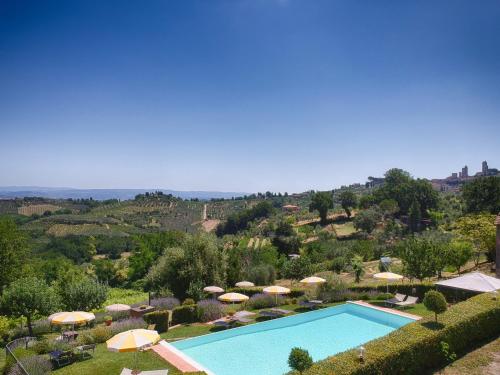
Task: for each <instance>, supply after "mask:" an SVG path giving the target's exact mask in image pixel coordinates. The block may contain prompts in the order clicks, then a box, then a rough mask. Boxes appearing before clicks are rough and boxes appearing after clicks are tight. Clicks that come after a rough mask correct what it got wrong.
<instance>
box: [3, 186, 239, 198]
mask: <svg viewBox="0 0 500 375" xmlns="http://www.w3.org/2000/svg"><path fill="white" fill-rule="evenodd" d="M148 191H149V192H151V191H162V192H163V193H164V194H172V195H173V196H175V197H178V198H182V199H196V198H197V199H200V200H210V199H212V198H215V199H220V198H224V199H230V198H232V197H241V196H244V195H248V193H242V192H221V191H178V190H166V189H76V188H67V187H42V186H0V198H4V199H6V198H24V197H42V198H52V199H69V198H72V199H88V198H92V199H95V200H106V199H120V200H127V199H133V198H134V197H135V196H136V195H137V194H144V193H146V192H148Z"/></svg>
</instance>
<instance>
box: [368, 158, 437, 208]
mask: <svg viewBox="0 0 500 375" xmlns="http://www.w3.org/2000/svg"><path fill="white" fill-rule="evenodd" d="M373 195H374V199H375V202H376V203H380V202H382V201H383V200H385V199H393V200H395V201H396V202H397V204H398V207H399V214H401V215H407V214H408V213H409V211H410V207H411V205H412V203H413V201H414V200H416V201H417V202H418V204H419V206H420V214H421V216H422V217H425V216H426V215H427V211H428V210H429V209H435V208H437V205H438V201H439V199H438V194H437V192H436V191H435V190H434V189H433V188H432V185H431V183H430V182H429V181H427V180H422V179H417V180H415V179H413V178H412V177H411V176H410V174H409V173H408V172H406V171H403V170H402V169H397V168H394V169H390V170H388V171H387V172H386V174H385V180H384V184H383V185H382V186H381V187H380V188H378V189H377V190H375V192H374V193H373Z"/></svg>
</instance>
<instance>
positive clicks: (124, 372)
mask: <svg viewBox="0 0 500 375" xmlns="http://www.w3.org/2000/svg"><path fill="white" fill-rule="evenodd" d="M120 375H132V370H131V369H129V368H124V369H123V370H122V372H120Z"/></svg>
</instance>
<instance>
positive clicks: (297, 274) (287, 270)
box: [281, 256, 312, 280]
mask: <svg viewBox="0 0 500 375" xmlns="http://www.w3.org/2000/svg"><path fill="white" fill-rule="evenodd" d="M311 271H312V265H311V261H310V260H309V258H308V257H306V256H301V257H299V258H295V259H290V260H287V261H286V262H285V263H284V264H283V269H282V271H281V273H282V276H283V277H284V278H285V279H290V280H300V279H303V278H304V277H307V276H309V275H310V274H311Z"/></svg>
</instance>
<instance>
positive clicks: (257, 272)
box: [244, 263, 276, 285]
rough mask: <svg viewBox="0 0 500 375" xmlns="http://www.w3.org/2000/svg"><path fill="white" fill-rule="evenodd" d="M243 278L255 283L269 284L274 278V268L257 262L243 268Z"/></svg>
mask: <svg viewBox="0 0 500 375" xmlns="http://www.w3.org/2000/svg"><path fill="white" fill-rule="evenodd" d="M244 279H246V280H249V281H251V282H253V283H254V284H255V285H269V284H272V283H274V280H276V269H275V268H274V267H273V266H271V265H270V264H265V263H263V264H259V265H256V266H252V267H250V268H248V269H246V270H245V277H244Z"/></svg>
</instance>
